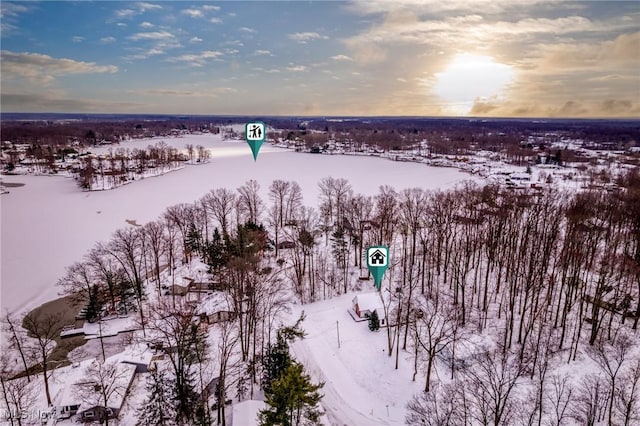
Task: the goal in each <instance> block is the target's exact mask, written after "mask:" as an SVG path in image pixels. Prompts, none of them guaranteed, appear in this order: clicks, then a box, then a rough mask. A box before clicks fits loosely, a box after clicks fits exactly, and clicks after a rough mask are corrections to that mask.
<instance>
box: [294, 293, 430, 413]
mask: <svg viewBox="0 0 640 426" xmlns="http://www.w3.org/2000/svg"><path fill="white" fill-rule="evenodd" d="M354 294H357V293H347V294H344V295H342V296H339V297H336V298H333V299H330V300H324V301H321V302H315V303H312V304H308V305H303V306H296V309H295V310H294V311H295V312H294V314H293V315H294V316H295V315H298V314H299V312H300V311H304V312H305V314H306V319H305V321H304V323H303V324H302V328H303V329H304V330H305V332H306V333H307V336H306V337H305V338H304V339H303V340H298V341H296V342H294V343H293V345H292V350H293V353H294V354H295V357H296V358H297V359H298V360H299V361H301V362H302V363H303V364H304V365H305V367H306V368H307V370H308V371H309V373H310V374H311V375H312V377H313V378H314V379H315V380H316V381H324V382H325V385H324V388H323V389H322V393H323V394H324V398H323V400H322V406H323V408H324V409H325V411H326V412H327V417H328V418H329V420H330V422H331V424H334V425H403V424H404V416H405V412H406V409H405V404H406V402H407V401H408V400H409V399H410V398H411V397H412V396H413V394H414V393H416V392H419V391H420V390H422V384H421V383H420V382H419V381H416V382H412V381H411V376H412V374H413V371H412V361H411V359H412V356H411V354H410V353H408V352H401V353H400V358H401V362H400V365H399V368H398V370H395V368H394V366H395V354H394V355H393V356H392V357H389V356H388V352H387V334H386V329H384V328H381V329H380V330H378V331H376V332H371V331H369V328H368V323H367V322H366V321H363V322H356V321H354V320H353V318H352V317H351V316H350V315H349V313H348V309H349V308H350V307H351V300H352V299H353V296H354ZM336 321H337V322H338V327H337V328H338V329H339V334H340V348H338V336H337V330H336ZM420 377H421V376H420V375H419V376H418V378H417V379H416V380H420Z"/></svg>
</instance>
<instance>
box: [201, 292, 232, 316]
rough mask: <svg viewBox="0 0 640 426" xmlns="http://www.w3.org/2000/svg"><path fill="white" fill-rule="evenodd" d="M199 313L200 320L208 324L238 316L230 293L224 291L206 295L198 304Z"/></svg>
mask: <svg viewBox="0 0 640 426" xmlns="http://www.w3.org/2000/svg"><path fill="white" fill-rule="evenodd" d="M197 313H198V316H199V317H200V321H201V322H203V323H206V324H215V323H218V322H223V321H230V320H232V319H234V318H235V316H236V312H235V309H234V308H233V301H232V300H231V297H230V295H229V294H227V293H226V292H223V291H214V292H213V293H211V294H208V295H207V296H205V297H204V298H203V299H202V300H201V301H200V303H199V304H198V306H197Z"/></svg>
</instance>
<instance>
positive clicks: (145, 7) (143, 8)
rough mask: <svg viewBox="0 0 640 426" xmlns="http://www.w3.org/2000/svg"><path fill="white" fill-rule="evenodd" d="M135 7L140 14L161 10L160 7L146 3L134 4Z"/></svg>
mask: <svg viewBox="0 0 640 426" xmlns="http://www.w3.org/2000/svg"><path fill="white" fill-rule="evenodd" d="M136 7H137V8H138V10H139V11H141V12H146V11H147V10H159V9H162V6H160V5H159V4H154V3H146V2H138V3H136Z"/></svg>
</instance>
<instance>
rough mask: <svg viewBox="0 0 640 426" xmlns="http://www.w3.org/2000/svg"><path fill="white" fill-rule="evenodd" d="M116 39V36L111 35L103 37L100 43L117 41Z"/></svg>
mask: <svg viewBox="0 0 640 426" xmlns="http://www.w3.org/2000/svg"><path fill="white" fill-rule="evenodd" d="M115 41H116V38H115V37H111V36H109V37H102V38H101V39H100V43H103V44H109V43H115Z"/></svg>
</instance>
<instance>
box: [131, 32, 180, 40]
mask: <svg viewBox="0 0 640 426" xmlns="http://www.w3.org/2000/svg"><path fill="white" fill-rule="evenodd" d="M172 38H175V36H174V35H173V34H171V33H170V32H168V31H151V32H146V33H136V34H133V35H131V36H129V39H130V40H133V41H138V40H167V39H172Z"/></svg>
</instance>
